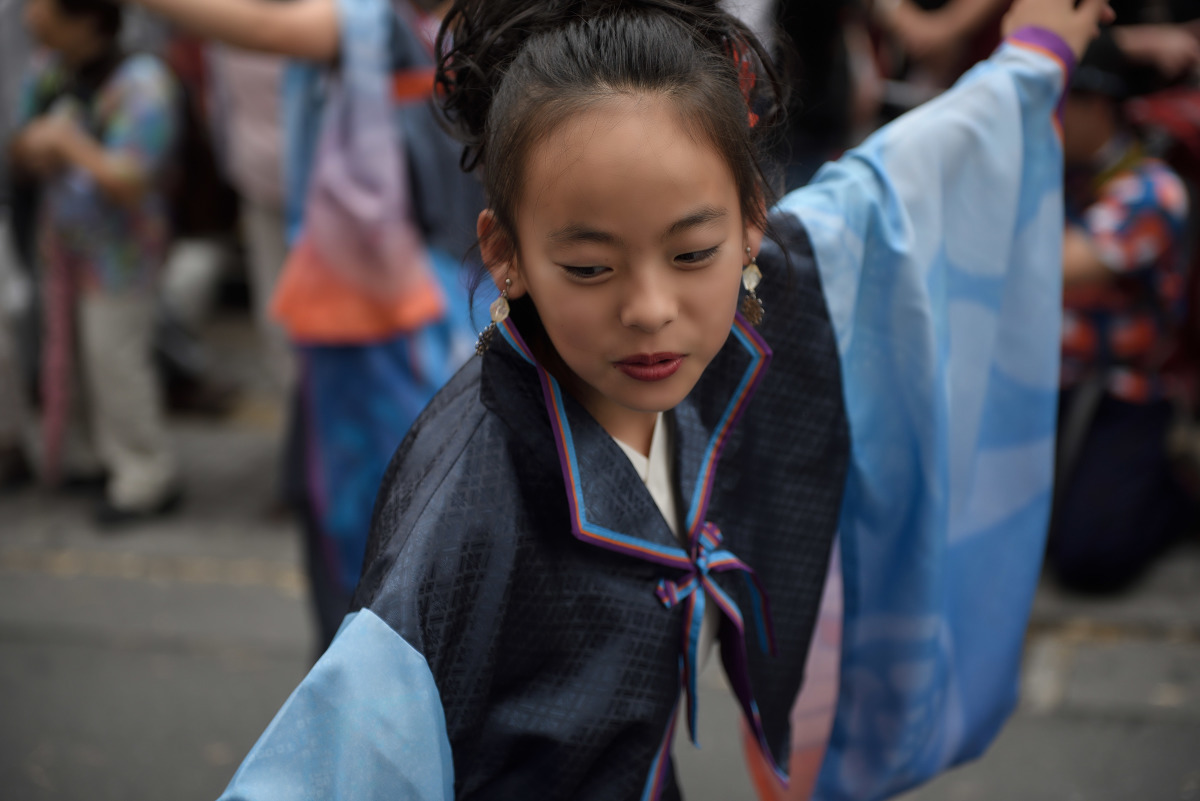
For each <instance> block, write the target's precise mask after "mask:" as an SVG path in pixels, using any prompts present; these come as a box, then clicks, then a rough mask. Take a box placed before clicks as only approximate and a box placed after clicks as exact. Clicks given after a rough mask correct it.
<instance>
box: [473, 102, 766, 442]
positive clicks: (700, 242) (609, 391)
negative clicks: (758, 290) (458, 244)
mask: <svg viewBox="0 0 1200 801" xmlns="http://www.w3.org/2000/svg"><path fill="white" fill-rule="evenodd" d="M489 223H490V217H489V216H488V212H485V213H484V216H482V217H481V218H480V228H481V236H482V232H483V230H485V229H486V227H487V226H488V225H489ZM516 224H517V236H518V246H517V248H516V249H515V256H514V257H513V258H511V259H509V260H507V261H503V260H501V261H498V260H497V259H494V258H487V256H488V255H489V254H488V252H487V250H488V247H487V246H485V253H484V255H485V258H486V259H487V263H488V264H489V265H492V267H491V270H492V275H493V278H494V279H495V280H496V282H497V285H498V286H501V287H503V286H504V280H505V278H508V279H511V281H512V287H511V288H510V290H509V296H510V297H513V298H516V297H520V296H521V295H524V294H528V295H529V296H530V297H531V298H532V300H533V302H534V305H535V306H536V307H537V310H538V315H539V316H540V317H541V320H542V323H543V325H544V326H545V329H546V333H547V335H548V337H549V339H550V343H551V344H552V345H553V347H554V351H555V353H554V354H553V355H552V357H551V358H549V359H547V367H548V369H550V371H551V372H552V373H554V374H555V376H556V377H557V378H558V379H559V380H560V381H561V382H562V383H563V384H564V386H565V387H566V388H567V389H568V391H570V392H571V393H572V395H574V396H575V397H576V399H577V400H579V401H580V402H581V403H582V404H583V405H584V406H585V407H586V408H587V409H588V411H589V412H591V414H592V415H593V416H594V417H595V418H596V419H597V420H598V421H599V422H600V424H601V425H603V426H604V428H605V429H606V430H607V431H608V432H609V433H610V434H612V435H613V436H615V437H617V438H618V439H621V440H622V441H625V442H628V443H630V444H631V445H633V446H635V447H639V446H642V445H644V446H646V447H648V441H649V432H650V431H652V429H653V420H654V416H655V415H656V414H657V413H658V412H660V411H666V410H668V409H671V408H674V407H675V406H676V405H677V404H678V403H679V402H680V401H681V400H683V398H684V397H685V396H686V395H687V394H688V393H689V392H690V391H691V390H692V388H693V387H694V386H695V385H696V382H697V381H698V380H699V378H700V375H701V374H702V373H703V372H704V369H705V368H706V367H707V366H708V364H709V362H711V361H712V359H713V357H714V356H716V354H717V352H718V351H719V350H720V349H721V347H722V346H723V345H724V343H725V340H726V339H727V338H728V337H729V333H730V329H731V327H732V325H733V316H734V312H735V310H736V307H737V302H738V289H739V286H740V282H741V273H742V269H743V267H744V266H745V265H746V264H747V263H748V262H749V255H748V254H747V252H746V249H747V248H750V249H751V251H752V252H753V253H755V254H757V252H758V249H759V246H760V245H761V242H762V232H761V231H758V230H757V229H754V228H751V227H750V226H748V224H747V223H746V222H745V220H744V219H743V216H742V212H741V204H740V202H739V197H738V192H737V186H736V184H735V183H734V177H733V173H732V172H731V170H730V168H729V166H728V164H727V163H726V161H725V159H724V158H723V157H722V156H721V155H720V154H719V153H718V152H717V151H716V150H715V149H714V148H712V147H711V146H710V145H709V144H708V143H707V142H704V141H697V140H696V139H694V138H693V137H692V135H691V134H689V132H688V131H687V130H685V129H684V128H683V127H682V126H681V125H680V124H679V122H678V121H677V119H676V116H675V113H674V112H673V110H672V109H671V107H670V103H669V101H667V100H665V99H663V98H660V97H639V98H630V97H626V98H621V99H616V100H612V101H609V102H606V103H603V104H601V105H599V106H597V107H595V108H593V109H590V110H588V111H586V112H583V113H581V114H579V115H577V116H576V117H574V118H572V119H571V120H569V121H568V122H566V123H565V124H563V125H562V126H561V127H560V128H559V129H558V130H557V131H555V132H554V133H553V134H552V135H551V136H549V137H548V138H547V139H546V140H545V141H544V142H542V143H541V145H540V146H538V147H535V148H533V149H532V151H531V152H530V154H529V160H528V164H527V167H526V180H525V183H524V190H523V192H522V197H521V201H520V203H519V205H518V207H517V210H516Z"/></svg>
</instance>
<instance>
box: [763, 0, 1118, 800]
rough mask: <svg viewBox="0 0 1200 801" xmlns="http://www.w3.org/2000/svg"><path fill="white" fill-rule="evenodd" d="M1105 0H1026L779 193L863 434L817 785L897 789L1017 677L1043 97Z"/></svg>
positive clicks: (967, 742) (1045, 257)
mask: <svg viewBox="0 0 1200 801" xmlns="http://www.w3.org/2000/svg"><path fill="white" fill-rule="evenodd" d="M1108 16H1109V14H1108V12H1107V4H1106V2H1104V0H1083V3H1082V5H1080V6H1078V8H1076V6H1075V3H1074V0H1019V2H1018V3H1017V4H1016V5H1015V6H1014V10H1013V12H1012V15H1011V16H1010V17H1009V28H1008V30H1009V31H1010V36H1009V38H1008V40H1007V43H1006V44H1005V45H1004V46H1002V47H1001V49H1000V50H999V51H998V52H997V53H996V55H994V56H993V57H992V58H991V59H989V60H988V61H986V62H985V63H983V64H980V65H979V66H977V67H975V68H974V69H973V70H972V71H971V72H969V73H968V74H967V75H966V76H964V78H963V79H962V81H960V83H959V84H958V85H957V86H956V87H955V88H953V89H951V90H950V91H949V92H947V93H946V94H944V95H943V96H941V97H940V98H938V99H936V100H934V101H932V102H931V103H929V104H926V105H925V106H922V107H920V108H918V109H916V110H914V111H913V112H911V113H910V114H908V115H905V116H904V117H901V118H900V119H898V120H897V121H896V122H894V123H891V124H890V125H887V126H885V127H884V128H883V129H881V130H880V131H879V132H877V133H876V134H875V135H874V136H872V137H871V138H869V139H868V140H867V141H866V142H865V143H863V144H862V145H861V146H860V147H858V148H855V149H854V150H852V151H850V152H849V153H847V154H846V156H844V157H843V158H842V159H840V160H839V161H838V162H836V163H833V164H829V165H826V166H825V167H824V168H823V169H822V170H821V171H820V172H819V173H818V174H817V176H816V177H815V178H814V180H813V182H812V183H811V184H810V185H809V186H807V187H804V188H802V189H799V190H797V191H795V192H793V193H791V194H789V195H788V196H787V197H785V198H784V199H783V201H782V202H781V203H780V205H779V209H778V211H779V213H781V214H792V215H795V216H796V217H798V218H799V219H800V220H801V222H802V223H803V226H804V228H805V230H806V231H807V233H808V235H809V238H810V240H811V243H812V250H813V254H814V256H815V260H816V263H817V267H818V270H819V273H820V276H821V284H822V288H823V291H824V294H825V298H826V304H827V306H828V309H829V314H830V318H831V320H832V322H833V327H834V331H835V333H836V335H837V340H838V349H839V353H840V355H841V364H842V382H843V395H844V397H845V402H846V413H847V417H848V419H849V423H850V434H851V439H852V441H853V446H852V448H851V459H852V462H851V466H850V470H849V477H848V480H847V483H846V490H845V501H844V505H843V508H842V517H841V522H840V537H841V540H840V542H841V553H842V558H843V572H844V575H845V608H846V617H845V620H844V628H843V643H844V644H843V651H842V666H841V676H842V680H841V688H840V691H839V699H838V713H837V717H836V719H835V723H834V730H833V735H832V738H831V740H830V747H829V752H828V755H827V757H826V762H825V765H824V768H823V769H822V772H821V779H820V781H821V785H820V786H819V788H818V793H817V794H818V795H820V796H821V797H830V798H841V797H870V798H884V797H890V796H891V795H894V794H897V793H899V792H900V791H903V790H905V789H907V787H909V786H910V785H911V784H912V783H913V782H914V781H917V780H918V779H920V778H922V777H929V776H933V775H935V774H937V773H939V772H941V771H943V770H945V769H946V768H947V767H949V766H950V765H952V764H954V763H956V762H958V761H961V760H963V759H966V758H970V757H971V756H974V755H976V754H978V753H979V752H980V750H981V749H982V748H983V747H985V746H986V745H987V743H989V742H990V740H991V739H992V737H994V736H995V734H996V732H997V731H998V730H999V728H1000V726H1001V725H1002V723H1003V722H1004V720H1005V718H1006V716H1007V715H1008V713H1009V712H1010V711H1011V709H1012V704H1013V701H1014V699H1015V698H1016V697H1017V692H1016V689H1017V669H1018V666H1019V664H1020V656H1021V645H1022V641H1023V638H1024V633H1025V628H1026V624H1027V621H1028V615H1029V610H1030V607H1031V604H1032V600H1033V594H1034V589H1035V587H1036V584H1037V577H1038V572H1039V567H1040V564H1041V557H1042V553H1043V551H1044V544H1045V536H1046V529H1047V523H1048V520H1049V515H1050V499H1051V485H1052V480H1053V464H1054V443H1055V415H1056V410H1057V398H1058V363H1059V342H1060V328H1061V313H1062V312H1061V293H1062V241H1063V192H1062V190H1063V154H1062V146H1061V144H1060V140H1059V136H1058V133H1057V126H1056V124H1055V111H1056V107H1057V105H1058V103H1059V100H1060V98H1061V96H1062V93H1063V91H1064V90H1065V87H1066V85H1067V81H1068V80H1069V72H1070V69H1071V66H1072V64H1073V62H1074V61H1075V58H1076V56H1077V55H1078V54H1079V53H1080V52H1082V51H1083V49H1084V48H1085V47H1086V45H1087V43H1088V41H1089V40H1090V38H1091V36H1092V34H1093V33H1094V32H1095V31H1096V27H1097V23H1098V22H1099V21H1100V20H1101V19H1104V18H1106V17H1108Z"/></svg>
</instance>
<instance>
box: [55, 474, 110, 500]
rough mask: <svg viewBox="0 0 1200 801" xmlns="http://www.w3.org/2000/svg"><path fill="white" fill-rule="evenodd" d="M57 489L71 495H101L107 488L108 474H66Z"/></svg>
mask: <svg viewBox="0 0 1200 801" xmlns="http://www.w3.org/2000/svg"><path fill="white" fill-rule="evenodd" d="M58 488H59V489H60V490H62V491H63V492H66V493H68V494H71V495H103V494H104V490H105V489H107V488H108V472H107V471H105V470H100V471H98V472H95V473H80V472H71V473H67V474H66V475H65V476H63V479H62V482H61V483H60V484H59V485H58Z"/></svg>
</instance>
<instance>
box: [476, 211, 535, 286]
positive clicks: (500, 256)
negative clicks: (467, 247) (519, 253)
mask: <svg viewBox="0 0 1200 801" xmlns="http://www.w3.org/2000/svg"><path fill="white" fill-rule="evenodd" d="M475 235H476V236H477V237H479V253H480V255H481V256H483V263H484V266H485V267H487V271H488V274H489V275H491V276H492V283H494V284H495V285H496V289H498V290H503V289H504V286H505V285H504V282H505V280H506V279H507V280H509V281H512V286H510V287H509V288H508V297H509V298H519V297H520V296H521V295H523V294H525V288H524V284H523V282H522V281H521V274H520V273H521V271H520V269H518V267H517V258H516V245H515V243H514V242H513V241H512V239H511V238H510V237H509V236H508V234H506V233H505V232H504V230H503V228H502V227H501V226H500V222H499V221H498V220H497V219H496V215H495V213H494V212H493V211H492V210H491V209H484V210H483V211H481V212H479V219H478V220H477V221H476V223H475Z"/></svg>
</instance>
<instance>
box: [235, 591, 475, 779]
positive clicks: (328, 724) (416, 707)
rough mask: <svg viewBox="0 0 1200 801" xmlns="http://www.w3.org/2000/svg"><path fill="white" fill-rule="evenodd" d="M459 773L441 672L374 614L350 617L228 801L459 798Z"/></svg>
mask: <svg viewBox="0 0 1200 801" xmlns="http://www.w3.org/2000/svg"><path fill="white" fill-rule="evenodd" d="M453 797H454V770H453V761H452V757H451V751H450V742H449V739H448V738H447V736H446V721H445V717H444V715H443V712H442V705H441V700H440V697H439V695H438V690H437V686H436V685H435V683H434V680H433V675H432V674H431V673H430V671H429V667H428V665H427V664H426V662H425V658H424V657H423V656H421V654H419V653H417V651H416V650H415V649H414V648H413V647H412V646H411V645H409V644H408V643H407V642H405V641H404V640H403V639H402V638H401V637H400V635H398V634H397V633H396V632H395V631H394V630H392V628H391V627H390V626H388V625H387V624H386V623H385V622H383V620H381V619H380V618H379V617H378V616H377V615H375V614H374V613H373V612H371V611H370V610H363V611H361V612H358V613H356V614H354V615H350V616H349V617H347V619H346V621H345V623H343V625H342V628H341V630H340V631H339V633H338V636H337V638H336V639H335V640H334V642H333V644H332V645H331V646H330V647H329V650H328V651H326V652H325V655H324V656H322V657H321V659H320V661H318V662H317V664H316V665H315V666H314V667H313V669H312V671H311V672H310V673H309V674H308V676H307V677H305V679H304V681H302V682H301V683H300V686H299V687H297V688H296V690H295V692H294V693H292V696H291V697H290V698H289V699H288V700H287V702H286V703H285V704H284V705H283V708H282V709H280V711H279V713H278V714H277V715H276V716H275V719H274V720H273V721H272V722H271V724H270V726H268V727H267V730H266V732H264V733H263V735H262V737H261V738H260V739H259V741H258V743H257V744H255V746H254V748H253V749H252V750H251V751H250V754H249V756H247V757H246V760H245V762H243V763H242V766H241V767H240V768H239V769H238V771H237V773H236V774H235V775H234V777H233V781H232V782H230V785H229V787H228V788H227V789H226V790H225V793H224V794H223V795H222V796H221V801H285V800H286V801H310V800H311V801H369V800H370V799H378V801H385V799H386V800H387V801H400V800H401V799H403V801H450V799H452V798H453Z"/></svg>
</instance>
